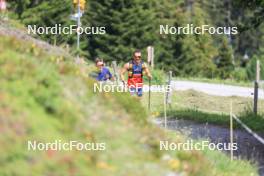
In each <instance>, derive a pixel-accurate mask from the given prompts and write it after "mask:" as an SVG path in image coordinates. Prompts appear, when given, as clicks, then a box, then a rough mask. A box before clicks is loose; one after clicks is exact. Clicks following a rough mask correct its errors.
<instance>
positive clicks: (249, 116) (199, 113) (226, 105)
mask: <svg viewBox="0 0 264 176" xmlns="http://www.w3.org/2000/svg"><path fill="white" fill-rule="evenodd" d="M163 100H164V95H163V94H161V93H152V104H151V107H152V108H151V109H152V113H153V114H154V115H156V116H158V115H159V114H160V113H158V112H161V113H162V112H163V102H164V101H163ZM252 101H253V100H252V99H251V98H244V97H236V96H232V97H220V96H213V95H208V94H205V93H202V92H197V91H194V90H188V91H175V92H173V94H172V104H171V106H170V107H168V116H170V118H183V119H188V120H194V121H197V122H208V123H212V124H217V125H223V126H228V125H229V114H230V104H231V102H232V112H233V114H235V115H236V116H238V117H240V119H241V120H242V121H243V122H244V123H245V124H247V125H248V126H249V127H250V128H252V129H253V130H256V131H264V109H263V107H264V101H263V100H260V101H259V104H258V112H259V115H258V116H255V115H254V114H253V113H252V103H253V102H252ZM143 104H145V106H146V104H147V96H145V98H144V99H143ZM161 115H162V114H161ZM236 127H240V126H239V125H237V124H236Z"/></svg>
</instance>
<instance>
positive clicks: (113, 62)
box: [112, 61, 119, 85]
mask: <svg viewBox="0 0 264 176" xmlns="http://www.w3.org/2000/svg"><path fill="white" fill-rule="evenodd" d="M112 67H113V71H114V76H115V81H116V85H118V83H119V76H118V72H117V64H116V61H112Z"/></svg>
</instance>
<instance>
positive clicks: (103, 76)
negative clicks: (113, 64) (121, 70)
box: [95, 58, 113, 81]
mask: <svg viewBox="0 0 264 176" xmlns="http://www.w3.org/2000/svg"><path fill="white" fill-rule="evenodd" d="M95 63H96V67H97V69H98V71H99V72H98V75H97V77H96V80H97V81H107V80H113V76H112V74H111V72H110V71H109V69H108V68H106V67H104V62H103V61H102V60H101V59H98V58H97V59H96V60H95Z"/></svg>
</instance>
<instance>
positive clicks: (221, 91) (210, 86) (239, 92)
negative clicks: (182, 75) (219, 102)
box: [171, 81, 264, 99]
mask: <svg viewBox="0 0 264 176" xmlns="http://www.w3.org/2000/svg"><path fill="white" fill-rule="evenodd" d="M171 85H172V90H190V89H192V90H196V91H199V92H204V93H206V94H209V95H216V96H238V97H249V98H253V97H254V88H253V87H252V88H250V87H241V86H231V85H226V84H214V83H203V82H195V81H172V82H171ZM258 97H259V99H264V91H263V84H262V85H261V86H260V88H259V96H258Z"/></svg>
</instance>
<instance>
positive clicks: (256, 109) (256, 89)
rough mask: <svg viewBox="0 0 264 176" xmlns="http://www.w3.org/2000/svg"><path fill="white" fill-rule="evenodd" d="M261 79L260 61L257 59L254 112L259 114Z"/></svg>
mask: <svg viewBox="0 0 264 176" xmlns="http://www.w3.org/2000/svg"><path fill="white" fill-rule="evenodd" d="M259 80H260V62H259V60H257V64H256V80H255V84H254V108H253V111H254V114H255V115H257V114H258V88H259Z"/></svg>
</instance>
